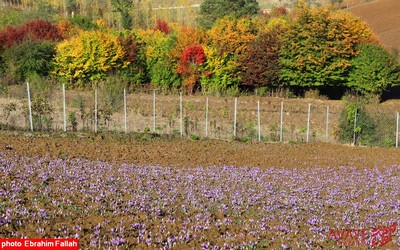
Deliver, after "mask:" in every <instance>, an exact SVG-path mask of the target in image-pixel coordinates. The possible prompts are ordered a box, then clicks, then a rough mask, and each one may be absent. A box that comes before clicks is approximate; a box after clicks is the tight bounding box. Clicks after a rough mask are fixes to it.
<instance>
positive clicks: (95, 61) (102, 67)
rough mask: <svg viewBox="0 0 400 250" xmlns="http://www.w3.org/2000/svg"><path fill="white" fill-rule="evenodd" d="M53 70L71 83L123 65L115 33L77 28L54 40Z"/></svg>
mask: <svg viewBox="0 0 400 250" xmlns="http://www.w3.org/2000/svg"><path fill="white" fill-rule="evenodd" d="M56 51H57V54H56V57H55V58H54V62H55V72H54V73H55V74H56V75H58V76H59V77H61V78H64V79H65V80H67V81H68V82H69V83H70V84H71V85H73V86H75V87H83V84H86V83H87V82H88V81H90V82H93V81H99V80H101V79H104V78H105V77H106V76H107V75H108V74H109V73H111V72H112V71H113V70H116V69H118V68H121V67H126V66H127V65H128V64H129V63H130V62H125V61H124V60H123V59H124V56H125V51H124V49H123V47H122V46H121V44H120V43H119V41H118V37H117V36H115V35H113V34H111V32H109V31H108V32H107V30H101V31H100V30H96V31H81V32H79V34H78V35H77V36H75V37H73V38H71V39H69V40H66V41H64V42H62V43H60V44H58V46H57V48H56Z"/></svg>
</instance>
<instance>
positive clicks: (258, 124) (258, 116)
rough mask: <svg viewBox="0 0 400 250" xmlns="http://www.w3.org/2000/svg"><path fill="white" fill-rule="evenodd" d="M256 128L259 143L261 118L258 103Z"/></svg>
mask: <svg viewBox="0 0 400 250" xmlns="http://www.w3.org/2000/svg"><path fill="white" fill-rule="evenodd" d="M257 126H258V141H259V142H260V141H261V117H260V101H257Z"/></svg>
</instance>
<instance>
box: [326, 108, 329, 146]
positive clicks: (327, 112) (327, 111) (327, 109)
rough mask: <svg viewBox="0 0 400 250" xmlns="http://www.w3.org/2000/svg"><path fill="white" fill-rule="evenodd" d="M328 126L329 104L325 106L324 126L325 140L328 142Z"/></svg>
mask: <svg viewBox="0 0 400 250" xmlns="http://www.w3.org/2000/svg"><path fill="white" fill-rule="evenodd" d="M328 128H329V106H327V107H326V127H325V140H326V142H328V137H329V135H328Z"/></svg>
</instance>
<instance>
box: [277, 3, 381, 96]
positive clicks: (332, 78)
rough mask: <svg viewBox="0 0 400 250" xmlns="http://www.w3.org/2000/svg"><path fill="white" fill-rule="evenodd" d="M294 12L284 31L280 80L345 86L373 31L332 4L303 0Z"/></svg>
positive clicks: (302, 85) (304, 85)
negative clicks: (354, 60)
mask: <svg viewBox="0 0 400 250" xmlns="http://www.w3.org/2000/svg"><path fill="white" fill-rule="evenodd" d="M295 16H296V17H295V18H294V20H292V22H291V23H290V24H289V26H288V30H287V31H286V32H285V33H284V35H283V40H282V41H283V42H282V49H281V53H280V63H281V65H282V67H283V68H282V70H281V72H280V74H281V80H282V81H283V82H284V83H285V84H286V85H288V86H292V87H297V88H298V87H300V88H302V89H304V88H311V89H319V88H327V87H328V88H329V87H342V86H344V85H345V83H346V80H347V75H348V71H349V68H350V65H351V63H350V61H351V59H352V58H353V57H354V56H356V55H357V53H358V50H357V46H358V45H359V44H361V43H363V42H366V41H371V40H373V35H372V31H371V30H370V29H369V28H368V27H367V25H366V24H365V23H363V22H361V21H360V20H359V19H356V18H354V17H352V16H351V15H350V14H347V13H344V12H335V11H332V10H331V9H329V8H314V9H310V8H308V7H307V6H306V5H305V4H303V5H301V4H300V5H299V6H298V7H297V9H296V10H295Z"/></svg>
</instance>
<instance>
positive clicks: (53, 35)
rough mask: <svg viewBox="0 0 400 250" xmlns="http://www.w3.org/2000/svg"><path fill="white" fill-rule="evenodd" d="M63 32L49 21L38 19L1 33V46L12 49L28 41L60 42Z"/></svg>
mask: <svg viewBox="0 0 400 250" xmlns="http://www.w3.org/2000/svg"><path fill="white" fill-rule="evenodd" d="M62 38H63V37H62V35H61V32H60V31H59V30H58V27H57V26H56V25H53V24H52V23H50V22H49V21H45V20H41V19H37V20H32V21H28V22H26V23H25V24H23V25H21V26H17V27H11V26H9V27H7V28H5V29H3V30H1V31H0V46H2V47H12V46H15V45H18V44H20V43H22V42H23V41H24V40H26V39H30V40H33V41H42V40H48V41H60V40H62Z"/></svg>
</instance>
